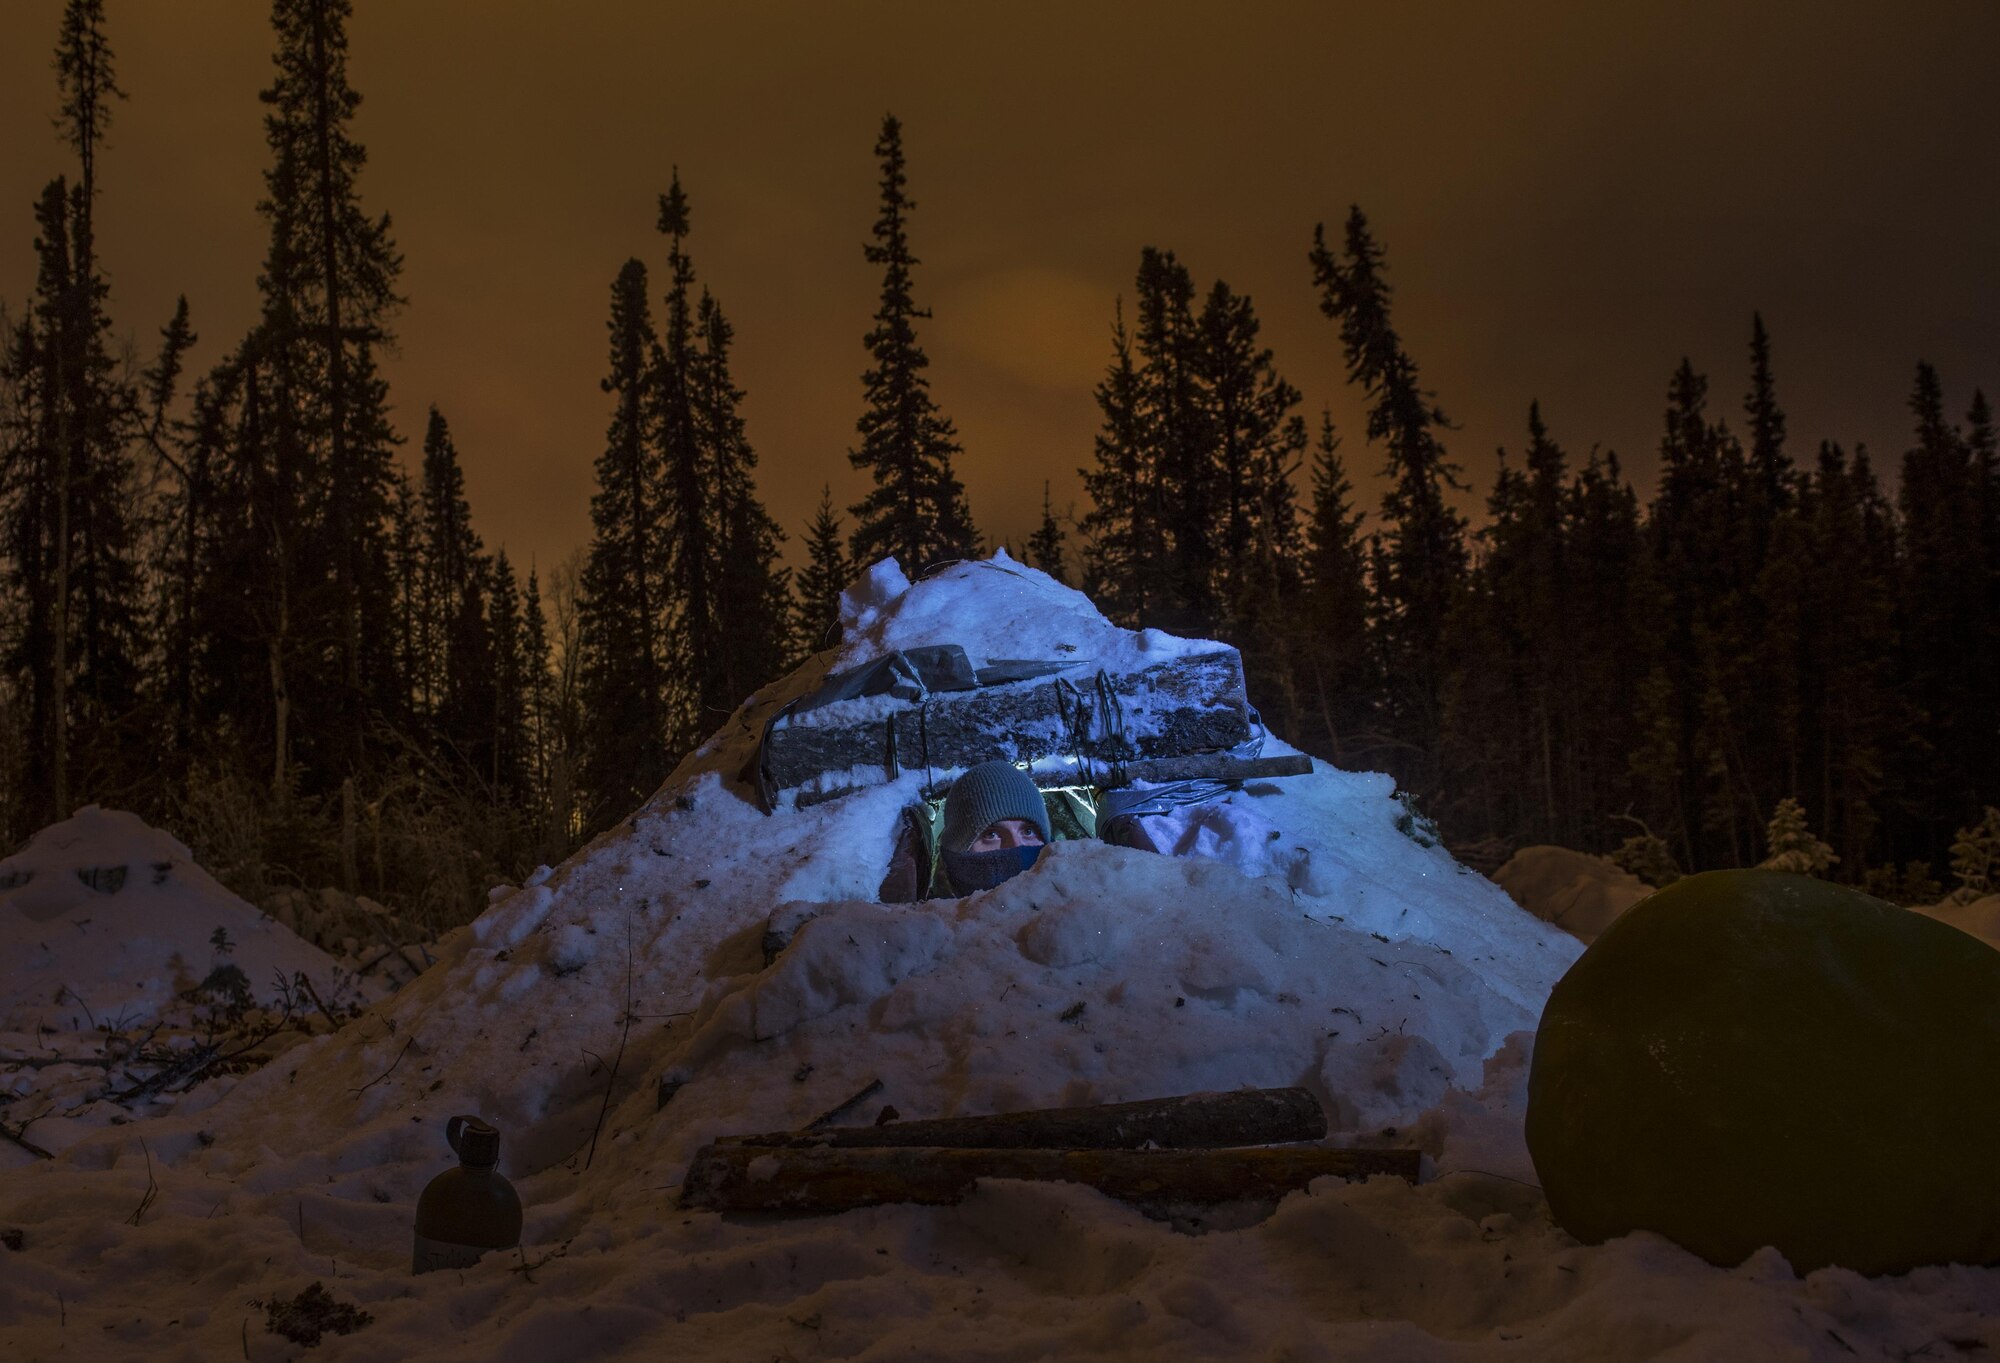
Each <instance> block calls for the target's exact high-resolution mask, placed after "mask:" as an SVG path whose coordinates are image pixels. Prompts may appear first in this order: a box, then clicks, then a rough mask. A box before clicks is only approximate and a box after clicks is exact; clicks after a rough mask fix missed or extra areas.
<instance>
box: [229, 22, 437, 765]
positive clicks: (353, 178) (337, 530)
mask: <svg viewBox="0 0 2000 1363" xmlns="http://www.w3.org/2000/svg"><path fill="white" fill-rule="evenodd" d="M352 11H353V7H352V4H351V0H274V3H273V5H272V11H271V23H272V28H273V30H274V31H275V34H276V37H277V51H276V53H275V56H274V62H275V65H276V67H277V73H276V76H275V77H274V79H273V80H272V83H271V85H270V87H269V88H268V89H266V90H265V91H263V93H262V96H261V97H262V99H263V101H264V103H265V105H266V106H267V108H268V110H269V112H268V113H267V114H266V116H265V120H264V126H265V134H266V138H267V140H268V142H269V144H270V148H271V158H272V159H271V166H270V168H269V169H268V170H267V171H266V172H265V198H264V200H263V202H262V203H261V204H260V205H259V208H260V210H261V211H262V213H263V215H264V217H265V220H266V221H267V222H268V224H269V225H270V231H271V240H270V247H269V250H268V252H267V254H266V257H265V263H264V273H263V276H262V278H261V279H260V281H259V283H260V287H261V289H262V292H263V300H264V310H263V317H262V320H261V322H260V324H259V336H258V338H257V342H256V350H257V352H258V355H259V359H260V360H261V361H262V362H263V363H265V364H266V365H268V366H269V368H270V370H271V376H272V379H273V382H272V384H271V385H270V388H271V391H270V392H269V393H268V394H267V395H266V396H267V402H268V404H269V410H268V412H267V414H266V416H267V435H268V438H269V439H270V441H271V442H272V445H273V446H274V449H275V451H276V453H277V456H278V458H279V459H280V460H281V461H283V462H287V463H290V464H292V465H294V466H295V467H296V469H297V471H298V473H299V475H301V476H300V477H298V478H297V479H296V480H294V481H295V485H296V486H297V487H298V488H299V489H300V490H301V491H306V490H309V492H310V496H309V498H308V499H307V500H306V501H305V503H304V505H303V508H302V509H303V510H304V512H305V513H306V514H305V516H304V517H303V518H302V528H301V532H300V539H301V541H302V543H301V546H300V547H301V549H302V552H301V553H300V554H299V555H298V561H299V567H300V569H301V574H300V576H301V581H300V582H299V583H298V586H299V587H300V588H301V592H300V594H299V595H298V596H297V597H296V598H295V599H294V601H293V602H292V603H291V604H292V607H293V608H294V609H296V610H297V611H298V612H299V613H300V618H299V619H298V620H297V621H296V623H295V628H297V629H298V631H299V632H300V634H301V635H302V636H303V637H304V638H307V639H312V640H314V641H315V646H314V647H315V652H316V653H319V655H320V656H318V657H316V658H315V659H314V660H313V663H312V664H311V665H310V666H308V667H306V668H302V669H300V674H299V677H298V680H299V682H300V683H301V685H302V687H307V688H309V693H308V695H307V696H306V697H303V698H302V699H304V700H306V701H307V702H308V703H309V708H310V710H311V712H312V715H313V721H314V722H313V723H312V724H311V725H309V726H306V728H305V730H304V732H306V733H310V734H312V735H313V736H314V738H315V739H316V740H317V741H319V742H320V743H321V744H322V745H323V746H324V748H325V751H326V756H327V758H328V759H329V764H330V766H331V767H332V768H333V769H334V770H335V771H341V770H350V769H352V768H353V767H354V766H356V765H357V764H358V763H359V762H360V761H361V760H362V758H363V755H364V753H365V751H366V735H367V730H368V723H369V718H370V716H371V715H375V714H383V713H393V711H394V710H395V708H396V706H397V704H398V703H399V699H400V695H401V689H402V679H401V678H400V677H398V676H397V674H396V669H395V659H394V656H393V640H394V638H395V631H394V627H393V618H392V617H393V614H394V611H395V590H394V582H393V580H392V573H391V568H390V562H391V552H390V539H391V534H392V530H391V527H392V524H393V511H394V497H395V480H394V446H395V443H396V437H395V434H394V432H393V431H392V430H391V428H390V425H389V418H388V398H387V388H386V385H385V383H384V381H383V379H382V376H381V373H380V371H379V369H378V367H377V364H376V356H377V354H378V353H379V352H380V351H381V350H382V349H383V348H384V347H385V346H387V345H389V344H391V342H392V339H393V338H392V336H391V334H390V332H389V330H388V321H389V316H390V314H391V313H392V312H393V311H394V309H395V308H396V307H397V306H398V305H399V304H400V302H401V299H400V298H399V297H398V296H397V294H396V280H397V276H398V275H399V274H400V272H401V269H402V257H401V256H400V255H399V254H398V253H397V251H396V248H395V245H394V243H393V241H392V239H391V237H390V234H389V219H388V218H387V216H386V215H385V216H382V217H370V216H369V215H368V214H367V213H366V212H365V211H364V210H363V208H362V206H361V199H360V184H359V181H360V173H361V170H362V168H363V166H364V165H365V164H366V161H367V153H366V151H365V150H364V148H363V147H362V145H361V144H360V143H359V142H358V141H356V140H355V139H354V137H353V135H352V132H351V131H350V128H351V124H352V122H353V119H354V115H355V112H356V110H357V109H358V107H359V106H360V103H361V96H360V95H359V94H358V93H357V92H356V91H355V90H354V89H353V87H352V86H350V85H349V84H348V81H347V22H348V20H349V18H351V17H352ZM319 640H324V641H325V643H324V645H319V644H318V643H317V641H319ZM321 678H324V681H321V680H320V679H321Z"/></svg>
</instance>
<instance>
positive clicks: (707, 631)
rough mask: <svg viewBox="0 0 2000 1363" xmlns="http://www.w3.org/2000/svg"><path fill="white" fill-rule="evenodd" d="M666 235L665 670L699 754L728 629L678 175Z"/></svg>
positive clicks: (674, 728)
mask: <svg viewBox="0 0 2000 1363" xmlns="http://www.w3.org/2000/svg"><path fill="white" fill-rule="evenodd" d="M658 227H659V230H660V232H661V233H662V234H663V235H664V236H666V238H667V239H668V242H669V246H668V250H667V281H668V282H667V296H666V315H665V319H664V325H663V327H662V335H661V344H660V350H659V356H658V359H657V362H656V364H655V366H654V376H653V387H654V393H655V397H654V401H655V402H656V403H657V410H658V414H657V418H656V424H655V428H654V438H655V439H656V440H657V441H658V442H659V479H660V489H659V537H660V543H661V546H662V549H663V552H664V555H665V558H664V563H663V570H664V571H663V575H662V578H661V582H660V587H661V593H660V594H661V600H660V608H661V609H662V612H663V625H664V629H665V631H666V632H665V635H664V642H665V644H666V647H665V648H664V650H663V652H662V662H663V664H664V665H665V667H666V671H667V676H666V677H665V681H666V685H667V691H668V704H669V733H670V734H671V736H672V737H671V740H670V742H671V745H672V746H673V747H674V748H675V749H676V750H678V749H681V748H685V747H688V746H691V745H692V744H693V743H694V742H695V741H696V740H697V739H698V738H699V737H700V736H701V732H702V730H703V728H704V727H705V726H704V721H703V711H704V710H706V709H707V708H709V707H710V706H712V705H713V704H714V703H715V697H716V696H717V695H718V693H719V692H720V690H721V686H720V671H721V666H722V661H723V645H722V638H721V635H722V629H723V625H722V621H721V620H720V618H719V614H718V610H717V605H718V603H717V601H716V587H717V576H718V568H719V564H718V552H717V551H718V543H717V540H716V536H715V531H716V525H715V521H716V505H715V495H716V473H717V470H716V467H715V449H714V442H713V441H712V440H710V439H704V438H703V432H702V431H701V430H700V429H699V427H700V420H699V418H698V417H697V415H696V405H697V403H698V401H699V399H698V397H697V394H696V388H697V386H698V385H700V384H701V383H702V382H703V381H702V380H701V379H700V378H698V377H697V374H696V369H697V367H698V365H699V364H700V358H699V355H698V350H699V346H700V337H699V336H698V335H697V323H696V318H695V301H694V298H693V296H692V289H693V285H694V260H693V258H692V257H691V256H689V254H688V252H687V237H688V233H689V230H690V228H691V218H690V214H689V205H688V198H687V195H686V193H685V192H684V191H683V190H682V189H681V181H680V173H679V171H676V172H675V173H674V177H673V181H672V183H671V185H670V187H669V188H668V190H667V192H666V193H665V194H662V195H661V196H660V216H659V222H658Z"/></svg>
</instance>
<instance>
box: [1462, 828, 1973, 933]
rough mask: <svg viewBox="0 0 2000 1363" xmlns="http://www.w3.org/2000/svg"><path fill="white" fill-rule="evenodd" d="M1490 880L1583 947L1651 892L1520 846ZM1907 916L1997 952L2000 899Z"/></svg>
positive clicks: (1594, 862)
mask: <svg viewBox="0 0 2000 1363" xmlns="http://www.w3.org/2000/svg"><path fill="white" fill-rule="evenodd" d="M1493 882H1494V884H1496V885H1498V886H1499V887H1500V888H1501V889H1503V890H1505V891H1506V892H1507V894H1508V895H1509V896H1510V897H1511V898H1512V899H1513V900H1514V902H1515V903H1517V904H1519V905H1520V906H1521V907H1522V908H1524V909H1526V910H1527V911H1528V912H1529V913H1532V914H1533V915H1535V917H1537V918H1539V919H1542V920H1543V921H1544V922H1547V923H1552V924H1554V925H1555V926H1556V927H1559V928H1561V929H1562V930H1563V931H1564V932H1567V933H1568V934H1570V936H1572V937H1574V938H1576V939H1577V940H1578V941H1579V942H1583V943H1586V944H1587V943H1590V942H1594V941H1596V940H1597V938H1598V936H1599V935H1600V934H1601V933H1603V931H1604V930H1605V929H1606V928H1608V927H1610V926H1611V925H1612V923H1614V922H1616V921H1617V919H1618V917H1619V915H1620V914H1622V913H1624V912H1625V911H1626V910H1627V909H1629V908H1631V907H1632V906H1633V905H1634V904H1637V903H1638V902H1639V901H1640V900H1642V899H1644V898H1645V897H1646V896H1647V895H1649V894H1651V893H1652V892H1653V890H1652V887H1651V886H1649V885H1647V884H1646V883H1645V882H1644V881H1642V880H1640V879H1639V878H1638V877H1637V876H1635V875H1633V874H1631V873H1630V872H1629V871H1625V870H1622V869H1620V868H1619V867H1618V866H1616V865H1614V864H1613V863H1612V862H1611V861H1610V859H1608V858H1606V857H1596V856H1592V855H1591V854H1590V853H1588V852H1576V851H1572V850H1571V849H1569V848H1567V847H1550V846H1535V847H1523V848H1522V849H1521V850H1520V851H1518V852H1516V853H1515V854H1514V855H1513V856H1511V857H1509V858H1508V859H1507V861H1506V863H1505V864H1504V865H1502V866H1501V867H1500V869H1499V870H1497V871H1495V872H1494V873H1493ZM1911 912H1913V913H1921V914H1923V915H1925V916H1926V917H1928V918H1935V919H1937V920H1938V921H1939V922H1942V923H1949V924H1951V926H1953V927H1955V928H1957V929H1958V930H1959V931H1960V932H1963V933H1968V934H1970V935H1971V936H1974V937H1977V938H1979V939H1980V940H1981V941H1982V942H1985V943H1986V944H1987V945H1988V946H1991V947H1995V948H2000V895H1985V896H1983V897H1981V898H1978V899H1970V900H1965V901H1963V902H1961V901H1960V900H1959V899H1957V898H1950V897H1948V898H1946V899H1943V900H1941V901H1939V902H1938V903H1936V904H1920V905H1917V906H1916V907H1914V908H1913V909H1912V910H1911Z"/></svg>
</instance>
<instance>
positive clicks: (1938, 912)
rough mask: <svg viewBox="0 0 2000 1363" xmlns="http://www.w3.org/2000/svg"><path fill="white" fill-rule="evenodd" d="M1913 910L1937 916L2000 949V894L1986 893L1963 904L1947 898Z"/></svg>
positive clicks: (1944, 921)
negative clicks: (1939, 902)
mask: <svg viewBox="0 0 2000 1363" xmlns="http://www.w3.org/2000/svg"><path fill="white" fill-rule="evenodd" d="M1912 912H1914V913H1920V914H1923V915H1924V916H1925V917H1927V918H1935V919H1937V920H1938V922H1940V923H1949V924H1951V925H1952V926H1953V927H1955V928H1957V929H1958V930H1959V931H1960V932H1963V933H1969V934H1970V935H1972V936H1974V937H1977V938H1978V939H1979V940H1980V941H1982V942H1984V943H1986V945H1987V946H1990V947H1993V948H1994V949H1995V950H2000V894H1989V895H1985V896H1983V897H1981V898H1979V899H1974V900H1971V901H1970V902H1968V903H1963V904H1961V903H1959V902H1958V901H1957V900H1955V899H1947V900H1945V901H1944V902H1943V903H1941V904H1930V905H1925V906H1922V907H1920V908H1916V909H1913V910H1912Z"/></svg>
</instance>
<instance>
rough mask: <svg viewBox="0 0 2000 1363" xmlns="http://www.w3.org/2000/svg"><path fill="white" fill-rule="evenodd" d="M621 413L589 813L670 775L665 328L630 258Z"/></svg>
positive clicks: (593, 596)
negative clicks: (665, 660)
mask: <svg viewBox="0 0 2000 1363" xmlns="http://www.w3.org/2000/svg"><path fill="white" fill-rule="evenodd" d="M609 329H610V334H611V358H610V373H609V374H608V375H607V376H606V378H605V379H604V381H603V388H604V391H605V392H607V393H609V394H611V396H612V415H611V425H610V428H609V430H608V431H607V432H606V434H605V446H604V453H603V454H601V455H599V456H598V459H597V491H596V493H595V494H594V495H593V496H592V497H591V499H590V518H591V526H592V533H591V542H590V551H589V556H588V558H587V559H586V561H585V564H584V568H583V574H582V583H581V590H580V594H579V595H580V599H579V601H578V604H577V614H578V621H577V626H578V636H579V637H578V644H579V648H580V653H581V658H580V662H581V668H580V675H579V694H580V698H581V708H582V712H583V714H584V715H585V716H586V718H587V723H588V726H589V728H588V731H587V733H585V734H584V735H583V736H582V747H583V753H582V773H581V782H580V785H581V791H580V795H581V797H582V800H583V806H584V809H585V811H586V813H585V823H586V825H587V826H591V827H601V826H602V825H603V824H604V823H605V822H606V821H608V820H610V819H612V818H615V817H618V816H620V815H622V814H623V813H625V812H626V811H627V810H630V809H632V808H634V807H636V806H637V805H638V804H639V802H640V801H642V800H644V799H645V798H646V797H647V796H648V795H650V794H652V793H653V790H654V789H655V788H656V787H657V786H658V785H659V783H660V782H661V781H662V780H664V779H665V777H666V775H667V769H668V762H667V751H668V750H667V744H668V741H669V732H668V720H669V716H668V711H667V703H666V692H665V686H664V682H665V678H664V675H663V667H662V648H661V620H662V611H661V603H662V598H663V595H664V591H663V581H664V577H665V572H664V566H663V564H662V562H661V557H662V554H661V545H660V542H659V534H658V525H659V509H658V505H657V503H658V493H657V488H658V486H659V481H660V480H659V452H658V442H657V439H656V425H657V410H658V408H657V404H656V403H655V402H654V401H653V398H652V392H653V386H652V377H653V375H654V373H655V372H656V367H657V365H658V363H659V348H660V346H659V338H658V335H657V333H655V331H654V329H653V319H652V311H651V308H650V306H649V304H648V301H647V285H646V267H645V264H644V263H643V262H641V261H638V260H629V261H627V262H626V263H625V266H624V268H623V269H622V270H620V271H619V274H618V280H617V282H616V283H615V284H614V285H613V286H612V292H611V321H610V324H609Z"/></svg>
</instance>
